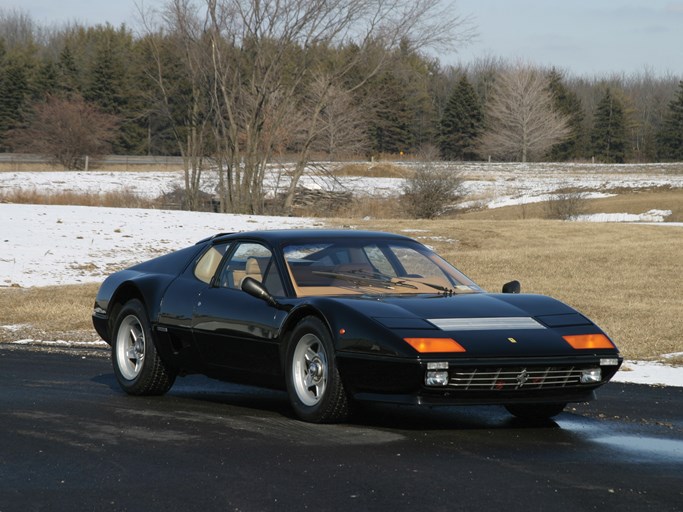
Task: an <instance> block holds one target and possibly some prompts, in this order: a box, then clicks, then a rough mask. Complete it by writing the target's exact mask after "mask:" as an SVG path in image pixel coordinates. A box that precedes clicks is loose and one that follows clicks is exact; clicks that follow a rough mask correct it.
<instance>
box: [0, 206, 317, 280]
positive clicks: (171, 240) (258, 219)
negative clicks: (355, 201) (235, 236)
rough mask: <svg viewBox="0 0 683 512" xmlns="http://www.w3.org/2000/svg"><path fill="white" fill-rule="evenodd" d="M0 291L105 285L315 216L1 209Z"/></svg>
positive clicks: (78, 208)
mask: <svg viewBox="0 0 683 512" xmlns="http://www.w3.org/2000/svg"><path fill="white" fill-rule="evenodd" d="M0 219H2V224H1V227H0V244H1V245H0V247H2V251H0V286H11V285H18V286H22V287H27V286H47V285H61V284H73V283H85V282H98V281H101V280H102V279H103V277H104V276H106V275H107V274H109V273H111V272H112V271H113V270H117V269H120V268H124V267H127V266H130V265H133V264H135V263H139V262H141V261H144V260H146V259H149V258H151V257H153V256H158V255H160V254H165V253H168V252H171V251H174V250H176V249H180V248H182V247H186V246H188V245H191V244H193V243H195V242H197V241H199V240H201V239H202V238H206V237H207V236H211V235H214V234H216V233H220V232H228V231H245V230H256V229H278V228H293V227H304V228H305V227H314V225H315V222H314V221H313V220H311V219H305V218H294V217H264V216H253V215H227V214H226V215H218V214H215V213H201V212H185V211H170V210H142V209H129V208H92V207H86V206H45V205H21V204H0Z"/></svg>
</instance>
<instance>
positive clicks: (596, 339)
mask: <svg viewBox="0 0 683 512" xmlns="http://www.w3.org/2000/svg"><path fill="white" fill-rule="evenodd" d="M562 337H563V338H564V341H566V342H567V343H569V344H570V345H571V346H572V348H575V349H579V350H585V349H595V348H614V343H612V342H611V341H610V340H609V338H608V337H607V336H605V335H604V334H577V335H574V336H562Z"/></svg>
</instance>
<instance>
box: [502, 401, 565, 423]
mask: <svg viewBox="0 0 683 512" xmlns="http://www.w3.org/2000/svg"><path fill="white" fill-rule="evenodd" d="M566 406H567V404H565V403H557V404H510V405H506V406H505V408H506V409H507V410H508V412H509V413H510V414H512V415H513V416H516V417H518V418H520V419H523V420H547V419H550V418H552V417H554V416H557V415H558V414H560V413H561V412H562V411H563V410H564V408H565V407H566Z"/></svg>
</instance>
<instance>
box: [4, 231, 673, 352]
mask: <svg viewBox="0 0 683 512" xmlns="http://www.w3.org/2000/svg"><path fill="white" fill-rule="evenodd" d="M328 223H329V225H330V226H332V227H336V226H353V227H354V228H358V229H377V230H385V231H393V232H399V233H401V232H404V233H406V234H408V235H409V236H413V237H415V238H418V239H420V240H421V241H422V242H424V243H426V244H428V245H430V246H432V247H434V248H435V249H436V250H437V251H438V252H439V253H440V254H442V255H443V256H444V257H446V258H447V259H448V260H449V261H451V262H452V263H454V264H455V265H456V266H457V267H459V268H460V269H461V270H462V271H464V272H465V273H466V274H468V275H469V276H470V277H471V278H472V279H474V280H475V281H476V282H477V283H479V284H480V285H481V286H483V287H484V288H485V289H486V290H489V291H498V290H500V288H501V286H502V285H503V283H505V282H506V281H510V280H512V279H519V280H520V281H521V282H522V289H523V291H524V292H528V293H543V294H550V295H552V296H554V297H556V298H558V299H560V300H562V301H565V302H567V303H569V304H570V305H572V306H574V307H576V308H577V309H579V310H580V311H582V312H583V313H585V314H586V315H588V316H589V317H591V318H592V319H594V320H595V321H596V322H597V323H598V324H599V325H600V326H601V327H603V328H604V329H605V330H606V332H607V333H608V334H609V335H610V336H611V337H612V338H613V339H614V340H615V342H616V343H617V344H618V346H619V347H620V349H621V350H622V353H623V354H624V356H626V357H627V358H630V359H650V360H658V359H660V358H661V356H662V354H670V353H675V352H683V320H682V319H681V313H682V312H683V276H682V274H683V228H680V227H671V228H668V227H665V226H648V225H632V224H596V223H573V222H561V221H547V220H478V219H454V220H433V221H413V220H410V221H407V220H386V219H385V220H358V219H349V220H340V219H334V220H332V219H331V220H329V221H328ZM96 291H97V285H93V284H90V285H74V286H64V287H47V288H28V289H20V288H0V325H2V326H8V325H11V326H13V328H12V329H11V330H10V329H0V342H8V341H13V340H17V339H25V338H32V339H41V340H55V339H63V340H74V341H89V340H94V339H96V337H97V336H96V334H95V332H94V331H93V329H92V326H91V324H90V312H91V308H92V304H93V301H94V297H95V294H96ZM673 361H674V362H678V363H681V364H683V357H679V358H677V359H674V360H673Z"/></svg>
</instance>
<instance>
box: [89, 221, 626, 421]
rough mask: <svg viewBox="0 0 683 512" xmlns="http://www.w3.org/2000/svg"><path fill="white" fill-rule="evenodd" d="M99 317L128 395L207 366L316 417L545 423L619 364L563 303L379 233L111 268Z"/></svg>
mask: <svg viewBox="0 0 683 512" xmlns="http://www.w3.org/2000/svg"><path fill="white" fill-rule="evenodd" d="M93 323H94V325H95V328H96V329H97V332H98V333H99V334H100V336H102V338H103V339H104V340H105V341H106V342H107V343H109V344H110V345H111V347H112V360H113V366H114V373H115V375H116V378H117V380H118V382H119V383H120V385H121V387H122V388H123V389H124V390H125V391H126V392H127V393H130V394H133V395H155V394H163V393H165V392H166V391H168V390H169V389H170V388H171V386H172V385H173V382H174V381H175V379H176V377H177V376H182V375H186V374H189V373H202V374H205V375H208V376H210V377H214V378H217V379H223V380H229V381H234V382H241V383H248V384H255V385H260V386H268V387H276V388H281V389H286V390H287V392H288V395H289V399H290V401H291V404H292V407H293V409H294V411H295V413H296V415H297V416H298V417H299V418H301V419H303V420H306V421H312V422H333V421H340V420H342V419H344V418H346V417H347V416H348V414H349V412H350V410H351V406H352V405H353V403H354V402H355V401H382V402H393V403H403V404H419V405H454V404H502V405H504V406H505V407H507V409H508V410H509V411H510V412H511V413H512V414H514V415H516V416H519V417H523V418H549V417H552V416H554V415H556V414H558V413H559V412H560V411H562V409H563V408H564V407H565V405H566V404H567V403H568V402H583V401H586V400H589V399H591V398H592V397H593V396H594V390H595V389H596V388H598V387H599V386H601V385H602V384H604V383H605V382H607V381H608V380H609V379H610V378H611V377H612V376H613V375H614V374H615V373H616V371H617V370H618V368H619V366H620V365H621V362H622V358H621V357H620V355H619V351H618V350H617V348H616V347H615V345H614V344H613V343H612V341H611V340H610V339H609V338H608V337H607V336H606V335H605V333H604V332H603V331H602V330H600V328H599V327H598V326H596V325H595V324H594V323H593V322H591V321H590V320H589V319H588V318H586V317H585V316H583V315H582V314H580V313H579V312H577V311H576V310H574V309H572V308H570V307H569V306H567V305H565V304H563V303H562V302H559V301H557V300H555V299H552V298H550V297H545V296H541V295H527V294H520V293H519V283H518V282H516V281H513V282H511V283H508V284H506V285H505V286H504V287H503V293H500V294H492V293H485V292H484V291H483V290H482V289H481V288H479V287H478V286H477V285H476V284H475V283H473V282H472V281H471V280H470V279H468V278H467V277H466V276H464V275H463V274H462V273H460V272H459V271H458V270H457V269H455V268H454V267H452V266H451V265H450V264H448V263H447V262H446V261H444V260H443V259H442V258H440V257H439V256H437V255H436V254H435V253H434V252H432V251H431V250H430V249H428V248H427V247H425V246H424V245H422V244H420V243H418V242H416V241H414V240H412V239H410V238H407V237H404V236H399V235H394V234H388V233H376V232H358V231H321V230H287V231H284V230H283V231H262V232H252V233H233V234H220V235H216V236H213V237H211V238H207V239H205V240H202V241H200V242H198V243H197V244H196V245H194V246H191V247H188V248H185V249H181V250H179V251H176V252H173V253H171V254H167V255H165V256H161V257H158V258H155V259H153V260H150V261H147V262H144V263H141V264H139V265H136V266H133V267H131V268H129V269H126V270H122V271H120V272H116V273H115V274H113V275H111V276H109V277H108V278H107V279H106V280H105V281H104V283H103V284H102V286H101V288H100V290H99V293H98V295H97V299H96V301H95V307H94V311H93Z"/></svg>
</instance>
